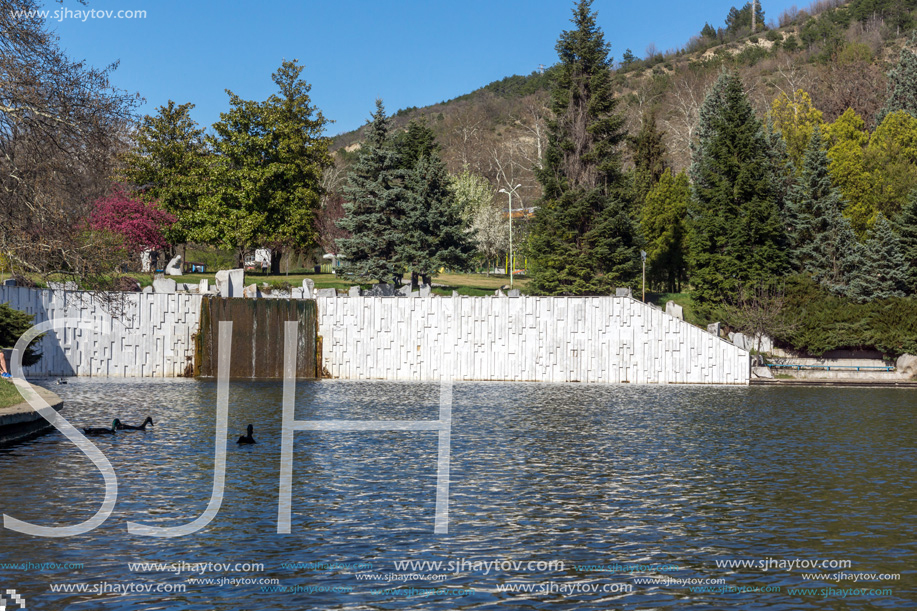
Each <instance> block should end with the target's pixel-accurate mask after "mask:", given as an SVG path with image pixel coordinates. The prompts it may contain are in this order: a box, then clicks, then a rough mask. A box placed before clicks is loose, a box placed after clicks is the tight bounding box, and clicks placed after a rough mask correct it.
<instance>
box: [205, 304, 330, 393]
mask: <svg viewBox="0 0 917 611" xmlns="http://www.w3.org/2000/svg"><path fill="white" fill-rule="evenodd" d="M317 319H318V309H317V307H316V303H315V301H314V300H292V299H223V298H220V297H205V298H204V299H203V300H202V301H201V322H200V329H199V331H198V335H197V342H196V350H195V359H194V375H195V377H202V378H212V377H216V363H217V350H218V339H217V338H218V336H219V333H218V329H219V325H220V322H221V321H232V323H233V325H232V355H233V356H232V365H231V367H230V371H229V375H230V377H232V378H238V379H242V378H247V379H254V380H270V379H281V378H283V342H284V333H283V327H284V323H285V322H287V321H291V320H295V321H297V322H298V323H299V346H298V349H297V352H298V357H297V359H296V377H297V378H300V379H306V378H317V377H321V376H320V373H321V372H320V369H319V368H318V363H319V362H320V361H321V359H320V355H319V354H318V338H317V322H316V321H317Z"/></svg>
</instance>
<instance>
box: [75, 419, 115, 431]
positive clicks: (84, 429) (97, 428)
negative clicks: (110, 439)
mask: <svg viewBox="0 0 917 611" xmlns="http://www.w3.org/2000/svg"><path fill="white" fill-rule="evenodd" d="M120 424H121V421H120V420H118V419H117V418H115V419H114V420H112V421H111V428H110V429H106V428H105V427H98V426H97V427H88V428H85V427H84V428H83V434H84V435H114V434H115V430H116V429H117V428H118V426H119V425H120Z"/></svg>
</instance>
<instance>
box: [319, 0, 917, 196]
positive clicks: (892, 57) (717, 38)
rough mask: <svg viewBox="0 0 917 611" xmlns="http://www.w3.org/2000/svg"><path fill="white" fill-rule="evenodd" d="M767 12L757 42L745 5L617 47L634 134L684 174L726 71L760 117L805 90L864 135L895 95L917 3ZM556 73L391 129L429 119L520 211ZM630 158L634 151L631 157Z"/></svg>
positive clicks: (439, 107) (831, 116) (411, 111)
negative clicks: (896, 68) (648, 135)
mask: <svg viewBox="0 0 917 611" xmlns="http://www.w3.org/2000/svg"><path fill="white" fill-rule="evenodd" d="M758 7H759V9H758V14H757V15H756V16H755V21H756V26H757V27H756V31H755V33H752V31H751V21H752V18H751V17H752V16H751V8H750V4H746V5H745V6H744V7H742V8H738V9H732V10H731V11H730V12H729V13H728V14H727V15H725V16H724V15H710V16H709V18H708V20H707V22H706V23H698V24H697V25H698V34H697V36H695V37H692V38H691V40H689V41H687V42H686V43H685V45H684V47H683V48H681V49H678V50H668V51H661V50H657V49H656V48H655V46H654V45H653V44H651V43H650V41H647V42H648V43H649V44H648V47H647V49H646V51H645V52H644V53H643V54H642V57H641V58H637V57H636V56H637V55H640V54H639V53H634V52H631V50H629V49H628V50H622V49H620V48H618V47H617V46H616V45H615V41H614V40H608V42H609V43H610V44H611V45H612V52H613V55H614V56H615V58H616V70H615V77H614V81H615V89H616V93H617V95H618V96H619V98H620V100H621V105H620V106H619V108H620V110H621V112H622V113H623V114H624V116H625V119H626V125H627V128H628V132H629V133H630V134H632V135H636V134H637V132H638V131H639V129H640V126H641V124H642V121H643V118H644V117H645V116H649V115H650V114H652V115H654V116H655V118H656V121H657V123H658V126H659V128H660V129H661V130H662V131H664V135H663V140H662V141H663V144H664V145H665V149H666V156H667V162H668V164H669V165H670V166H671V167H672V169H673V170H674V171H675V172H678V171H679V170H681V169H684V168H686V167H687V166H688V164H689V162H690V142H691V140H692V137H693V131H694V128H695V125H696V124H697V118H698V110H699V108H700V105H701V102H702V101H703V99H704V94H705V92H706V91H707V89H708V88H709V86H710V85H711V83H712V82H713V81H714V80H715V78H716V76H717V75H718V74H719V73H720V72H721V71H722V69H723V68H729V69H734V70H736V71H737V72H738V73H739V75H740V77H741V79H742V82H743V84H744V86H745V89H746V91H747V93H748V95H749V98H750V99H751V101H752V103H753V105H754V107H755V110H756V112H757V113H758V115H759V117H761V118H762V119H763V118H765V117H766V116H767V115H768V113H769V111H772V110H773V109H774V108H775V103H776V104H777V106H778V107H779V106H780V105H781V104H783V105H784V106H785V105H786V102H787V100H788V101H789V102H790V103H794V104H795V103H797V102H799V101H800V100H801V99H803V98H800V96H802V95H803V94H800V93H799V92H800V90H801V91H802V92H804V100H805V103H806V104H808V105H809V106H810V107H811V108H812V109H815V110H817V111H818V112H819V113H820V114H821V120H822V121H823V122H824V123H826V124H827V123H832V122H834V121H835V120H836V119H837V118H838V117H840V116H841V115H842V114H843V113H844V112H845V111H846V110H847V109H848V108H850V109H852V110H853V111H854V112H855V113H856V114H857V116H858V117H859V118H861V119H862V120H863V121H864V123H865V126H866V128H867V129H869V130H872V129H874V128H875V126H876V118H877V115H878V113H879V112H880V110H881V108H882V106H883V104H884V102H885V98H886V79H887V77H886V73H887V72H888V70H889V69H890V68H891V67H892V66H893V65H894V64H895V63H896V62H897V60H898V57H899V54H900V50H901V48H902V47H903V46H904V45H905V44H906V43H907V41H908V40H909V39H910V37H911V36H912V35H913V32H914V26H915V24H917V0H851V1H849V2H843V1H840V0H818V1H817V2H815V3H814V4H813V5H812V6H810V7H808V8H807V9H805V10H796V9H790V10H788V11H785V12H784V13H783V14H781V15H772V14H770V13H768V12H767V11H768V6H767V0H764V1H763V2H761V3H758ZM533 67H534V66H533ZM551 76H552V69H551V68H548V69H546V70H544V71H543V73H542V72H540V71H538V70H536V71H534V72H532V73H531V74H529V75H528V76H510V77H507V78H505V79H503V80H500V81H496V82H493V83H491V84H489V85H487V86H485V87H482V88H480V89H478V90H476V91H473V92H471V93H468V94H466V95H462V96H460V97H457V98H455V99H453V100H450V101H446V102H441V103H439V104H434V105H432V106H427V107H424V108H407V109H401V110H398V111H397V112H394V113H393V114H394V115H395V117H394V125H395V126H396V127H398V128H402V127H404V126H405V125H406V124H407V123H408V121H410V120H411V119H416V118H425V120H426V121H427V123H428V125H429V126H430V127H431V128H432V129H433V130H434V132H435V133H436V135H437V139H438V141H439V144H440V146H441V147H442V153H443V158H444V160H445V161H446V163H447V165H448V168H449V170H450V172H452V173H460V172H462V171H463V169H467V170H468V171H470V172H473V173H475V174H479V175H481V176H484V177H485V178H487V179H488V180H489V181H490V182H491V184H492V185H493V186H494V187H500V186H505V185H507V184H509V183H512V184H516V183H522V184H523V185H524V186H523V189H522V198H523V204H525V205H532V204H534V202H535V201H536V200H537V198H538V196H539V195H540V189H539V187H538V185H537V182H536V181H535V179H534V175H533V172H532V168H533V167H535V165H536V164H538V163H539V162H540V157H541V152H542V150H543V147H544V143H545V120H546V119H547V116H548V111H547V108H546V103H547V99H548V91H549V89H550V82H551ZM775 101H776V102H775ZM370 110H371V109H367V112H369V111H370ZM389 110H390V111H394V110H395V109H389ZM362 133H363V129H360V130H355V131H353V132H349V133H346V134H342V135H340V136H338V137H336V138H335V140H334V147H333V148H334V149H335V150H336V151H338V155H337V157H338V160H339V162H341V163H346V162H347V159H348V158H349V157H351V155H350V154H349V152H352V151H353V150H354V149H355V148H356V147H358V146H359V142H360V140H361V138H362ZM630 154H631V152H630V151H629V150H625V151H624V155H625V159H628V157H629V155H630ZM341 175H343V174H341Z"/></svg>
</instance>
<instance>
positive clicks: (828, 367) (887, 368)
mask: <svg viewBox="0 0 917 611" xmlns="http://www.w3.org/2000/svg"><path fill="white" fill-rule="evenodd" d="M767 366H768V367H777V368H785V369H795V370H796V371H799V370H801V369H824V370H825V371H831V370H832V369H845V370H856V371H859V370H861V369H877V370H879V371H894V370H895V366H894V365H780V364H777V363H767Z"/></svg>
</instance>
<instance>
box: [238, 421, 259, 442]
mask: <svg viewBox="0 0 917 611" xmlns="http://www.w3.org/2000/svg"><path fill="white" fill-rule="evenodd" d="M247 430H248V434H247V435H240V436H239V441H237V442H236V443H257V442H256V441H255V438H254V437H252V433H253V432H254V430H255V427H253V426H252V425H250V424H249V425H248V429H247Z"/></svg>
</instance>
